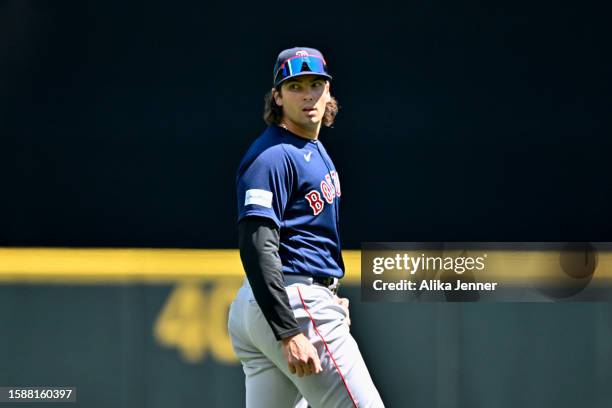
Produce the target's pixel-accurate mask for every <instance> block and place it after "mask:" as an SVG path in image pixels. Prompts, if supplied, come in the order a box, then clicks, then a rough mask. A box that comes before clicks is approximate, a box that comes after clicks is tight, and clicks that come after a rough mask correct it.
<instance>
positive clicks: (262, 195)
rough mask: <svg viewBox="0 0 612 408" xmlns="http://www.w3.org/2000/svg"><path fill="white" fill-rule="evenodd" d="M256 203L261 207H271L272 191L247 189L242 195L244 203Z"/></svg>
mask: <svg viewBox="0 0 612 408" xmlns="http://www.w3.org/2000/svg"><path fill="white" fill-rule="evenodd" d="M250 204H256V205H261V206H262V207H266V208H272V192H271V191H267V190H260V189H257V188H253V189H251V190H247V191H246V193H245V195H244V205H250Z"/></svg>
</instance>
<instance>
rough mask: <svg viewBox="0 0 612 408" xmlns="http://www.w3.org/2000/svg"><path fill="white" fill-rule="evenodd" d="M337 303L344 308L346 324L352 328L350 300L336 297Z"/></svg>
mask: <svg viewBox="0 0 612 408" xmlns="http://www.w3.org/2000/svg"><path fill="white" fill-rule="evenodd" d="M336 303H338V304H339V305H340V306H342V308H343V309H344V311H345V312H346V322H347V323H348V325H349V326H350V325H351V317H350V316H351V315H350V314H349V300H348V299H347V298H341V297H338V296H336Z"/></svg>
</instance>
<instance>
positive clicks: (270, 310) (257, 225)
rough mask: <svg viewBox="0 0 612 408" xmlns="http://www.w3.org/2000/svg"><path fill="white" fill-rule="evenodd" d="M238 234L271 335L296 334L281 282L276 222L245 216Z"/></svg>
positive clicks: (244, 263)
mask: <svg viewBox="0 0 612 408" xmlns="http://www.w3.org/2000/svg"><path fill="white" fill-rule="evenodd" d="M238 237H239V238H238V245H239V248H240V259H241V260H242V265H243V267H244V270H245V272H246V275H247V278H248V280H249V283H250V285H251V288H252V290H253V295H254V296H255V300H256V301H257V304H258V305H259V308H260V309H261V311H262V313H263V315H264V317H265V318H266V320H267V321H268V324H269V325H270V327H271V328H272V332H273V333H274V336H275V337H276V339H277V340H281V339H284V338H287V337H291V336H294V335H296V334H299V333H300V332H301V331H300V329H299V326H298V323H297V321H296V320H295V316H294V315H293V311H292V309H291V305H290V303H289V297H288V296H287V292H286V291H285V286H284V282H283V281H284V279H283V272H282V263H281V259H280V256H279V255H278V247H279V242H280V233H279V229H278V227H277V226H276V223H275V222H274V221H273V220H271V219H269V218H264V217H257V216H247V217H245V218H243V219H241V220H240V222H239V223H238Z"/></svg>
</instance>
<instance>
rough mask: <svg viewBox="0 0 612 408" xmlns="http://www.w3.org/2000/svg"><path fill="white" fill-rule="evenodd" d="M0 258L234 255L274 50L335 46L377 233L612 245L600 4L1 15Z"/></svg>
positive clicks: (58, 8) (346, 152) (342, 136)
mask: <svg viewBox="0 0 612 408" xmlns="http://www.w3.org/2000/svg"><path fill="white" fill-rule="evenodd" d="M0 10H1V16H2V17H0V18H1V21H0V53H1V54H2V56H3V58H2V62H1V65H0V91H1V93H2V95H3V98H2V105H1V106H0V134H1V137H2V165H3V167H4V166H6V169H5V170H4V171H3V175H4V177H3V178H4V181H3V183H2V184H3V186H2V189H1V196H2V200H0V211H1V213H2V214H3V222H2V227H1V228H0V245H4V246H77V247H78V246H131V247H194V248H200V247H202V248H233V247H236V244H237V238H236V237H237V234H236V228H235V216H236V209H235V207H236V205H235V201H236V198H235V190H234V189H235V186H234V175H235V170H236V167H237V165H238V163H239V161H240V158H241V157H242V155H243V153H244V152H245V150H246V148H247V147H248V145H249V144H250V143H251V141H252V140H253V139H254V138H255V137H257V136H258V135H259V134H260V132H261V131H262V130H263V128H264V123H263V121H262V120H261V113H262V97H263V95H264V93H265V92H266V91H267V90H268V88H269V87H270V84H271V71H272V66H273V63H274V60H275V58H276V54H277V53H278V52H279V51H280V50H281V49H283V48H288V47H291V46H295V45H303V46H313V47H317V48H320V49H321V50H322V51H323V52H324V54H325V55H326V57H327V59H328V61H329V64H330V69H331V71H332V74H333V75H334V81H333V83H332V92H333V93H334V94H335V95H336V97H337V98H338V100H339V101H340V104H341V112H340V114H339V115H338V119H337V123H336V125H335V127H334V129H331V130H324V131H323V132H322V135H321V139H322V140H323V142H324V143H325V144H326V146H327V148H328V151H329V152H330V154H331V155H332V157H333V159H334V161H335V163H336V167H337V168H338V169H339V172H340V176H341V181H342V183H343V193H344V196H343V197H344V200H343V204H342V205H343V208H342V224H341V227H342V233H343V242H344V246H345V247H346V248H357V247H359V245H360V243H361V242H364V241H450V240H458V241H459V240H460V241H474V240H482V241H571V240H585V241H597V240H610V239H611V236H610V227H611V222H612V221H611V219H610V217H609V216H608V207H609V205H608V196H609V191H610V187H609V185H610V183H609V182H608V178H609V174H610V171H609V165H608V161H609V155H610V154H609V142H608V137H609V133H610V129H611V126H610V118H609V110H610V102H611V100H610V67H611V64H610V53H609V42H608V41H609V34H610V29H609V28H608V27H609V24H608V18H607V13H606V11H607V10H606V9H605V8H599V7H597V6H595V5H590V4H588V3H584V2H580V3H569V4H562V3H552V2H550V3H546V2H537V3H534V4H532V3H522V2H495V3H494V4H491V3H490V2H459V3H458V2H454V1H447V0H446V1H437V2H417V3H405V4H403V5H401V6H397V5H391V4H385V3H378V2H377V4H376V5H370V7H367V8H358V7H357V6H355V5H352V6H351V7H348V6H347V5H341V4H325V5H323V4H320V5H317V4H279V3H274V4H273V5H266V4H263V3H261V4H260V3H257V4H251V3H247V2H232V3H225V4H223V5H211V4H207V3H204V2H195V1H188V2H182V3H170V2H155V1H149V2H118V1H90V2H80V1H79V2H76V1H72V2H59V3H57V2H35V1H17V0H8V1H7V0H5V1H2V2H0Z"/></svg>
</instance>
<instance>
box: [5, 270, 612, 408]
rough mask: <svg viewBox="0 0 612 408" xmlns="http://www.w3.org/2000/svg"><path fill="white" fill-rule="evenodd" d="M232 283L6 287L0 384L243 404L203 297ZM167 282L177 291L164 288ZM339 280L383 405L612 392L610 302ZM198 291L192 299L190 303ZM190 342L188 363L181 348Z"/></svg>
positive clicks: (587, 407) (575, 402) (590, 403)
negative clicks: (404, 298)
mask: <svg viewBox="0 0 612 408" xmlns="http://www.w3.org/2000/svg"><path fill="white" fill-rule="evenodd" d="M235 284H236V283H235V282H229V283H228V282H218V281H217V282H202V283H200V284H198V285H187V286H182V285H181V284H180V283H178V284H177V285H176V286H172V285H161V286H148V285H127V286H119V285H109V286H102V285H101V286H86V285H84V286H78V285H2V286H0V327H1V328H2V330H1V333H2V335H1V337H0V384H2V385H33V386H34V385H55V384H59V385H72V386H76V387H78V400H79V402H78V406H80V407H87V408H107V407H111V406H112V407H116V408H124V407H125V408H128V407H129V408H136V407H143V408H144V407H147V408H156V407H159V408H162V407H164V408H165V407H177V408H178V407H190V408H191V407H198V406H201V407H239V406H241V404H243V398H244V390H243V383H242V382H243V375H242V371H241V369H240V366H239V365H237V364H236V363H235V362H227V361H223V359H222V358H219V356H220V355H221V356H222V355H223V353H222V352H219V351H217V352H214V351H213V349H214V348H217V349H218V350H223V349H224V347H225V345H224V344H225V343H226V342H227V338H226V337H225V336H226V334H225V333H223V335H219V334H218V332H217V331H216V329H215V328H211V326H212V325H214V324H215V323H214V322H215V321H218V317H219V316H215V315H214V314H215V313H222V314H223V313H224V311H223V308H213V307H211V306H209V305H208V306H207V300H206V299H207V298H210V297H211V296H214V295H213V292H214V290H215V288H216V287H217V288H218V287H221V286H224V285H230V286H231V285H235ZM226 287H227V286H226ZM177 288H179V289H177ZM181 288H182V289H181ZM174 290H178V291H179V292H178V293H180V291H183V294H182V295H179V294H177V293H175V295H176V296H175V297H174V298H172V296H171V294H172V293H173V291H174ZM343 291H344V294H345V295H347V296H348V297H349V298H351V300H352V302H351V308H352V314H353V322H354V323H353V328H352V331H353V334H354V336H355V337H356V338H357V339H358V341H359V344H360V347H361V349H362V352H363V355H364V357H365V359H366V361H367V363H368V365H369V367H370V370H371V374H372V376H373V378H374V380H375V381H376V383H377V385H378V387H379V388H380V391H381V393H382V395H383V397H384V400H385V402H386V404H387V406H389V407H449V408H453V407H457V408H459V407H461V408H488V407H497V408H506V407H507V408H516V407H534V408H536V407H537V408H542V407H551V408H552V407H554V408H566V407H567V408H575V407H582V408H604V407H608V406H609V404H610V402H611V401H612V391H610V387H609V384H610V383H612V364H611V362H612V342H611V341H610V340H611V339H612V307H611V306H610V305H609V304H587V303H583V304H582V303H574V304H567V303H566V304H564V303H557V304H364V303H360V302H359V292H358V287H355V286H344V287H343ZM197 293H199V294H200V295H199V296H200V297H199V301H198V300H195V301H189V300H186V299H187V298H189V299H192V300H193V299H196V298H198V295H197ZM181 297H182V300H181V299H180V298H181ZM171 299H174V301H175V302H178V303H177V304H180V303H182V302H185V303H184V304H183V307H182V308H181V307H179V309H181V312H180V313H179V314H176V313H173V312H168V313H170V315H171V316H167V318H170V317H173V318H175V320H174V322H170V324H171V325H172V324H175V326H174V327H170V329H169V332H170V333H175V334H178V333H180V334H181V336H183V337H188V338H189V337H192V338H193V339H194V340H193V341H191V342H190V341H189V340H186V341H184V342H181V341H179V340H176V339H175V340H176V341H177V342H180V343H181V346H180V347H178V346H177V345H176V344H170V345H168V344H165V345H164V344H162V342H161V340H160V336H159V335H158V334H156V331H157V330H156V327H158V325H159V324H160V320H161V319H162V315H163V311H164V310H168V309H166V308H170V306H168V304H169V302H171ZM177 299H178V300H177ZM217 299H220V298H217ZM186 303H189V304H190V305H187V306H185V304H186ZM213 309H214V310H213ZM219 310H221V312H219ZM220 317H221V318H222V319H223V320H224V319H225V315H222V316H220ZM166 336H168V334H166ZM177 339H178V337H177ZM183 340H185V339H183ZM211 343H215V344H211ZM190 344H191V346H193V350H196V351H195V354H196V357H195V359H193V361H191V362H190V361H188V360H187V359H186V358H185V356H184V354H183V353H184V352H185V350H186V349H187V348H189V345H190ZM215 354H216V355H215ZM21 406H22V407H23V405H21Z"/></svg>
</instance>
